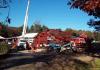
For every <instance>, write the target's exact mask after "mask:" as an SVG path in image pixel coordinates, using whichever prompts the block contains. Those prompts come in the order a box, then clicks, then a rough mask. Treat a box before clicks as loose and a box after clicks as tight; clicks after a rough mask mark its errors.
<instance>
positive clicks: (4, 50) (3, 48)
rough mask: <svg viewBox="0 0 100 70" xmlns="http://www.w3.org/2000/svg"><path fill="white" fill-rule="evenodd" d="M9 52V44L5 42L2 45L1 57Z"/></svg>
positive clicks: (0, 45) (0, 49)
mask: <svg viewBox="0 0 100 70" xmlns="http://www.w3.org/2000/svg"><path fill="white" fill-rule="evenodd" d="M8 51H9V47H8V44H7V43H5V42H1V43H0V55H4V54H7V53H8Z"/></svg>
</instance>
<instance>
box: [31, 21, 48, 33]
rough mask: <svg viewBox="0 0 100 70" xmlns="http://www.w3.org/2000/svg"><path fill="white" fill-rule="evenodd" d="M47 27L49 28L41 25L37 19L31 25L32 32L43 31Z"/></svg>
mask: <svg viewBox="0 0 100 70" xmlns="http://www.w3.org/2000/svg"><path fill="white" fill-rule="evenodd" d="M45 29H48V27H47V26H45V25H43V26H42V25H41V24H40V22H39V21H36V22H34V23H33V25H32V26H31V28H30V32H42V31H44V30H45Z"/></svg>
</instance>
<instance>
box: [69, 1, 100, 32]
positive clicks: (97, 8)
mask: <svg viewBox="0 0 100 70" xmlns="http://www.w3.org/2000/svg"><path fill="white" fill-rule="evenodd" d="M68 5H71V8H77V9H80V10H82V11H85V12H86V13H87V14H88V15H92V16H94V17H95V18H98V19H99V20H90V22H88V25H89V26H92V27H94V28H95V29H96V30H97V31H100V0H70V1H69V2H68Z"/></svg>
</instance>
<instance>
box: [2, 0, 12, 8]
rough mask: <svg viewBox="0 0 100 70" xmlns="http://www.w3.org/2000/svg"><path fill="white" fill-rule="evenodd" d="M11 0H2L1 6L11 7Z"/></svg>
mask: <svg viewBox="0 0 100 70" xmlns="http://www.w3.org/2000/svg"><path fill="white" fill-rule="evenodd" d="M10 2H11V0H0V8H7V7H9V4H10Z"/></svg>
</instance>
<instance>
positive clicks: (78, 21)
mask: <svg viewBox="0 0 100 70" xmlns="http://www.w3.org/2000/svg"><path fill="white" fill-rule="evenodd" d="M67 2H68V0H31V3H30V7H29V20H28V26H29V27H30V26H31V25H33V22H35V21H40V23H41V24H42V25H46V26H48V27H49V28H60V29H63V30H64V29H66V28H72V29H77V30H79V29H81V30H93V29H92V28H89V26H88V25H87V24H86V23H87V22H88V21H89V19H90V18H93V17H91V16H88V15H87V14H86V13H85V12H83V11H80V10H78V9H70V6H68V5H67ZM26 6H27V0H12V3H11V10H10V18H11V20H12V21H11V24H10V25H9V26H14V27H19V26H21V25H23V22H24V17H25V11H26ZM7 11H8V9H0V20H5V18H6V16H7Z"/></svg>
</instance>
